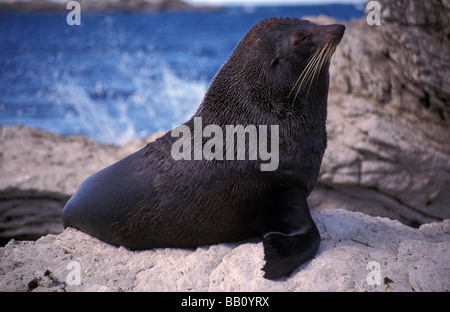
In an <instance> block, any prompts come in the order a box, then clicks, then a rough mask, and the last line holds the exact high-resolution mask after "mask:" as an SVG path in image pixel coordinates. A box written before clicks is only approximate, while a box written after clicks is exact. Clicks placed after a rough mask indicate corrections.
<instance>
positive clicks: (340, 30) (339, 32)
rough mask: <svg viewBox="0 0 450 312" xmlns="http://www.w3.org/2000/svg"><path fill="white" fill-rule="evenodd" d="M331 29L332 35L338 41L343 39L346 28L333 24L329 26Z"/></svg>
mask: <svg viewBox="0 0 450 312" xmlns="http://www.w3.org/2000/svg"><path fill="white" fill-rule="evenodd" d="M328 27H329V28H330V33H331V34H333V35H334V36H336V38H338V39H342V37H343V36H344V32H345V26H344V25H341V24H332V25H329V26H328Z"/></svg>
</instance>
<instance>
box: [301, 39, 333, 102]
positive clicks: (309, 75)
mask: <svg viewBox="0 0 450 312" xmlns="http://www.w3.org/2000/svg"><path fill="white" fill-rule="evenodd" d="M326 47H327V45H325V46H324V47H322V48H320V49H317V51H316V52H315V53H314V58H313V59H312V60H311V61H310V62H309V63H308V65H307V67H306V68H305V70H306V69H307V71H306V73H305V75H304V76H303V78H302V80H301V82H300V85H299V86H298V88H297V92H296V94H295V97H294V101H293V103H295V100H296V98H297V95H298V93H299V92H300V89H301V88H302V87H303V85H304V84H305V83H308V82H309V88H308V92H307V93H306V96H308V94H309V90H310V88H311V85H312V81H313V80H314V77H315V76H316V75H318V73H319V72H320V70H319V69H320V68H321V67H322V59H323V56H324V55H325V53H324V52H325V51H326ZM302 75H303V73H302Z"/></svg>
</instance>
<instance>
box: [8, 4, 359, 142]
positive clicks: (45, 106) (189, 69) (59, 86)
mask: <svg viewBox="0 0 450 312" xmlns="http://www.w3.org/2000/svg"><path fill="white" fill-rule="evenodd" d="M68 12H69V11H68ZM319 14H325V15H328V16H332V17H335V18H337V19H341V20H350V19H351V18H360V17H362V16H363V11H361V10H360V9H358V8H356V7H354V6H352V5H326V6H302V7H292V6H286V7H257V8H251V9H249V8H226V9H224V10H221V11H218V12H209V13H205V12H194V13H151V14H138V13H115V14H93V13H83V12H81V26H69V25H68V24H67V22H66V14H65V13H52V14H50V13H48V14H47V13H46V14H44V13H27V14H24V13H2V14H0V126H9V125H18V124H23V125H27V126H31V127H37V128H41V129H45V130H49V131H52V132H56V133H60V134H64V135H72V134H83V135H85V136H87V137H90V138H92V139H94V140H97V141H99V142H102V143H116V144H120V143H124V142H126V141H128V140H130V139H133V138H138V137H145V136H148V135H150V134H152V133H155V132H157V131H161V130H170V129H172V128H173V127H174V126H176V125H178V124H181V123H183V122H185V121H186V120H187V119H188V118H189V117H190V116H192V114H193V113H194V112H195V110H196V109H197V107H198V105H199V104H200V103H201V101H202V98H203V95H204V93H205V91H206V88H207V87H208V84H209V82H210V80H211V79H212V78H213V76H214V74H215V73H216V72H217V70H218V69H219V68H220V67H221V66H222V64H223V63H224V62H225V61H226V59H227V58H228V56H229V55H230V53H231V52H232V50H233V49H234V47H235V45H236V44H237V43H238V41H239V40H240V39H241V38H242V36H243V35H244V34H245V33H246V31H247V30H248V29H250V28H251V27H252V26H253V25H254V24H255V23H257V22H258V21H259V20H261V19H264V18H268V17H272V16H289V17H300V18H301V17H302V16H314V15H319Z"/></svg>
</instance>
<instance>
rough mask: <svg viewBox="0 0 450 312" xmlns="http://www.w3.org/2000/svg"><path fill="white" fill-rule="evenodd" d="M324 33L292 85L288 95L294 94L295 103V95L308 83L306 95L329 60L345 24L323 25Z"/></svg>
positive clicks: (339, 40)
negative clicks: (320, 42)
mask: <svg viewBox="0 0 450 312" xmlns="http://www.w3.org/2000/svg"><path fill="white" fill-rule="evenodd" d="M324 27H325V29H324V33H323V39H322V42H323V43H322V44H320V45H319V46H318V48H317V49H316V51H315V52H314V53H313V54H312V55H311V57H310V58H309V59H308V62H307V64H306V66H305V68H304V69H303V71H302V72H301V74H300V76H299V77H298V79H297V81H296V82H295V84H294V86H293V87H292V90H291V92H290V93H289V95H288V97H291V96H292V95H293V94H294V90H296V91H295V96H294V99H293V102H292V103H295V100H296V99H297V95H298V93H299V92H300V90H301V89H302V88H303V87H305V86H306V85H308V89H307V92H306V96H308V94H309V91H310V89H311V85H312V84H313V82H314V80H317V77H318V76H319V74H320V73H321V72H322V70H323V69H324V68H326V65H327V64H328V63H329V62H330V59H331V56H332V55H333V54H334V52H335V51H336V48H337V46H338V44H339V43H340V42H341V40H342V37H343V36H344V32H345V26H344V25H340V24H333V25H327V26H324Z"/></svg>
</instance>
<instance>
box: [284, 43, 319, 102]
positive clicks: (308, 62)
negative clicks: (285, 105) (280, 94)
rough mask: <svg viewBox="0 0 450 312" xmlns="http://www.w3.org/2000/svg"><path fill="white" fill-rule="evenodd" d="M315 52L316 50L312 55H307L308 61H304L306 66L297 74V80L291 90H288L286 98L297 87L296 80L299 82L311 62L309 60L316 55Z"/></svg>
mask: <svg viewBox="0 0 450 312" xmlns="http://www.w3.org/2000/svg"><path fill="white" fill-rule="evenodd" d="M316 54H317V51H316V52H315V53H314V54H313V55H311V56H310V57H309V59H308V61H307V63H306V67H305V68H304V69H303V71H302V72H301V74H300V75H299V76H298V79H297V81H296V82H295V84H294V86H293V87H292V89H291V92H289V95H288V98H289V97H290V96H291V94H292V91H294V90H295V88H296V87H297V84H298V82H299V81H300V79H301V78H302V76H303V74H304V73H305V71H306V69H307V68H308V66H309V65H310V63H311V60H312V59H314V57H315V56H316Z"/></svg>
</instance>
